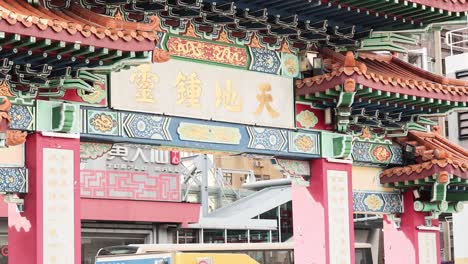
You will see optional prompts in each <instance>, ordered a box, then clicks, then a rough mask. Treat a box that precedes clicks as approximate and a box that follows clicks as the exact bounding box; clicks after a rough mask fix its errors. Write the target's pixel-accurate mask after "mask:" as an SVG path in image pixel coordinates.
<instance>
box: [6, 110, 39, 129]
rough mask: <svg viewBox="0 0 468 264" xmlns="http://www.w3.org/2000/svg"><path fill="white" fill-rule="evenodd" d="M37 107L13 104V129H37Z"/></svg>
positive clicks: (11, 126) (11, 112)
mask: <svg viewBox="0 0 468 264" xmlns="http://www.w3.org/2000/svg"><path fill="white" fill-rule="evenodd" d="M34 110H35V108H34V107H32V106H26V105H15V104H14V105H12V106H11V110H10V115H11V125H10V128H11V129H17V130H34V129H35V118H34Z"/></svg>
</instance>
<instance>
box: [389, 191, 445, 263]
mask: <svg viewBox="0 0 468 264" xmlns="http://www.w3.org/2000/svg"><path fill="white" fill-rule="evenodd" d="M403 199H404V208H405V212H404V213H403V214H402V216H401V224H400V228H396V226H395V224H394V223H393V222H391V221H390V220H389V218H388V217H387V216H385V217H384V222H383V236H384V250H385V264H403V263H414V264H438V263H440V233H439V231H438V230H437V229H438V225H439V223H438V221H433V226H434V227H435V228H434V229H435V230H427V229H424V224H425V219H424V217H425V216H426V214H425V213H421V212H416V211H414V209H413V202H414V198H413V193H412V192H410V191H407V192H405V193H404V194H403Z"/></svg>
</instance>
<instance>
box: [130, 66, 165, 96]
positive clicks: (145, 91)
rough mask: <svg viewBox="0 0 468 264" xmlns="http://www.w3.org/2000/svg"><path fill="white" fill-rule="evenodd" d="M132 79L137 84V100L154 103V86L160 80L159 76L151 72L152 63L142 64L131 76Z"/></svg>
mask: <svg viewBox="0 0 468 264" xmlns="http://www.w3.org/2000/svg"><path fill="white" fill-rule="evenodd" d="M130 81H131V82H132V83H133V84H135V85H136V87H137V92H136V95H135V97H136V101H137V102H143V103H154V98H153V88H154V87H155V85H156V83H158V82H159V76H158V75H156V74H154V73H152V72H151V65H150V64H142V65H140V66H138V67H137V68H136V70H135V71H134V72H132V75H131V76H130Z"/></svg>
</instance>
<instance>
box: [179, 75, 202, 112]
mask: <svg viewBox="0 0 468 264" xmlns="http://www.w3.org/2000/svg"><path fill="white" fill-rule="evenodd" d="M175 86H176V88H177V102H176V103H177V104H182V105H185V106H187V107H190V108H200V106H201V105H200V96H201V94H202V82H201V81H200V79H198V76H197V74H196V73H194V72H193V73H192V74H190V75H189V76H186V75H184V74H183V73H181V72H179V74H178V75H177V79H176V84H175Z"/></svg>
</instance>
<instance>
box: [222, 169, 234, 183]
mask: <svg viewBox="0 0 468 264" xmlns="http://www.w3.org/2000/svg"><path fill="white" fill-rule="evenodd" d="M223 180H224V184H226V185H232V173H227V172H225V173H223Z"/></svg>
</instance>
